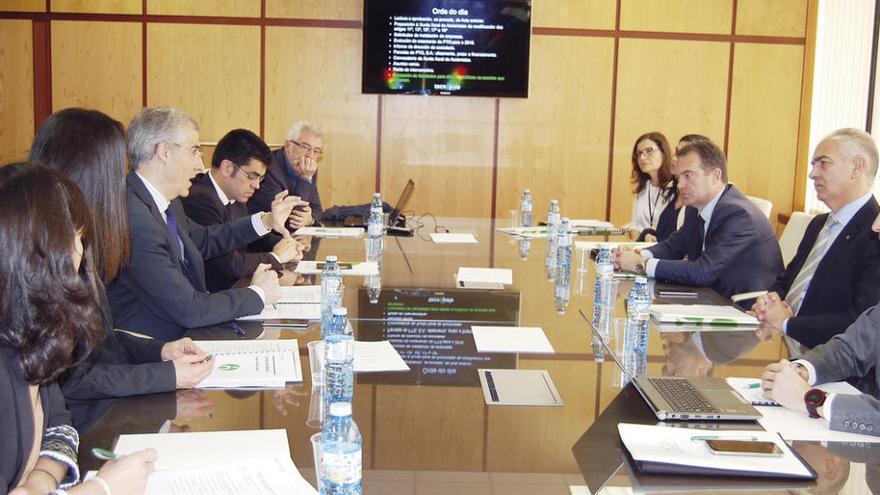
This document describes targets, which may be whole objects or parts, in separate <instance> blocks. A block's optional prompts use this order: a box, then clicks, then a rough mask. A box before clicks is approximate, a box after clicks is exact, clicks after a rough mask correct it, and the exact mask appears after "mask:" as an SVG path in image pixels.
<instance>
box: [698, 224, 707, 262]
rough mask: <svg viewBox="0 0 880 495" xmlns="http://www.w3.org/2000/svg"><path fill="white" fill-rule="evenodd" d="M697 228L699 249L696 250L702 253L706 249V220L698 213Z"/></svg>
mask: <svg viewBox="0 0 880 495" xmlns="http://www.w3.org/2000/svg"><path fill="white" fill-rule="evenodd" d="M697 230H698V231H699V233H700V250H699V251H698V252H699V253H700V254H702V253H703V250H704V249H706V221H705V220H703V217H702V216H700V215H697Z"/></svg>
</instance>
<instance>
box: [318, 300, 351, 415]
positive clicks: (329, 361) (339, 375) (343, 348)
mask: <svg viewBox="0 0 880 495" xmlns="http://www.w3.org/2000/svg"><path fill="white" fill-rule="evenodd" d="M346 320H347V318H346ZM337 323H338V322H337ZM342 325H343V326H342V328H341V329H339V330H340V331H339V332H337V333H332V334H330V335H327V336H326V337H324V404H325V406H326V407H325V409H324V410H325V411H326V410H329V409H327V408H328V407H329V405H330V404H332V403H334V402H351V399H352V397H353V396H354V335H353V334H352V333H350V332H348V333H347V332H346V331H345V326H344V324H342Z"/></svg>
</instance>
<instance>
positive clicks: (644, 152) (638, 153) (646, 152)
mask: <svg viewBox="0 0 880 495" xmlns="http://www.w3.org/2000/svg"><path fill="white" fill-rule="evenodd" d="M655 151H657V148H654V147H653V146H652V147H650V148H645V149H643V150H642V151H636V158H641V157H642V155H645V158H651V155H653V154H654V152H655Z"/></svg>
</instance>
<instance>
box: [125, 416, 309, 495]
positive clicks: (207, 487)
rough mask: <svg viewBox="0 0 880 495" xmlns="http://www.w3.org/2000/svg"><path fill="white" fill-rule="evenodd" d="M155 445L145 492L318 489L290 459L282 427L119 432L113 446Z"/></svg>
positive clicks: (185, 494)
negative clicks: (153, 466) (189, 431)
mask: <svg viewBox="0 0 880 495" xmlns="http://www.w3.org/2000/svg"><path fill="white" fill-rule="evenodd" d="M145 448H153V449H156V452H157V454H158V456H157V459H156V471H155V472H154V473H153V474H151V475H150V477H149V478H148V480H147V488H146V492H145V493H147V494H148V495H154V494H155V495H159V494H162V495H166V494H175V495H203V494H230V495H231V494H235V495H239V494H248V495H250V494H253V495H257V494H270V495H275V494H277V495H282V494H309V495H312V494H317V491H316V490H315V489H314V488H313V487H312V486H311V485H309V483H308V482H307V481H306V480H305V479H303V477H302V475H300V473H299V471H298V470H297V468H296V466H295V465H294V464H293V461H292V460H291V459H290V446H289V444H288V442H287V432H286V431H285V430H245V431H217V432H193V433H169V434H148V435H121V436H120V437H119V441H118V442H117V443H116V448H115V449H114V451H115V452H116V454H118V455H125V454H130V453H132V452H136V451H138V450H142V449H145Z"/></svg>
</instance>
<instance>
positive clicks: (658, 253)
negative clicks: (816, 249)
mask: <svg viewBox="0 0 880 495" xmlns="http://www.w3.org/2000/svg"><path fill="white" fill-rule="evenodd" d="M673 172H674V173H675V176H676V179H677V180H678V191H679V195H680V197H681V198H682V201H683V202H684V204H685V205H687V206H691V207H693V208H689V209H688V211H687V213H686V214H685V221H684V225H683V226H682V227H681V228H680V229H679V230H677V231H676V232H674V233H673V234H672V235H671V236H669V237H668V238H667V239H666V240H665V241H663V242H661V243H659V244H657V245H655V246H652V247H650V248H647V249H643V250H641V251H637V250H632V249H627V248H622V249H618V250H617V253H616V261H617V265H618V267H619V268H620V269H622V270H627V271H635V272H640V273H643V274H646V275H648V276H649V277H656V278H657V279H660V280H667V281H670V282H674V283H679V284H685V285H694V286H699V287H711V288H712V289H714V290H715V291H716V292H718V293H720V294H721V295H723V296H724V297H730V296H732V295H734V294H742V293H746V292H752V291H756V290H763V289H766V288H767V287H769V286H770V285H772V284H773V282H774V281H775V280H776V277H777V276H778V275H779V274H780V273H782V270H783V266H782V254H781V252H780V250H779V243H778V241H777V240H776V234H775V233H774V232H773V227H772V226H771V225H770V222H769V221H768V220H767V217H765V216H764V214H763V213H761V211H760V210H759V209H758V207H757V206H755V205H754V203H752V202H751V201H750V200H749V199H748V198H746V197H745V196H743V195H742V193H740V192H739V190H737V188H736V187H734V186H733V185H732V184H728V182H727V160H726V159H725V158H724V153H723V152H722V151H721V150H720V149H719V148H718V147H717V146H716V145H715V144H714V143H712V142H710V141H700V142H694V143H691V144H688V145H686V146H685V147H684V148H682V149H681V150H680V151H679V152H678V155H677V160H676V162H675V165H674V166H673ZM750 306H751V305H749V306H746V307H750Z"/></svg>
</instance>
